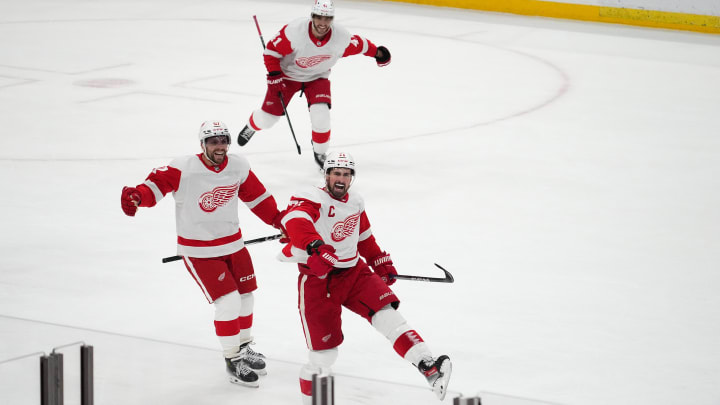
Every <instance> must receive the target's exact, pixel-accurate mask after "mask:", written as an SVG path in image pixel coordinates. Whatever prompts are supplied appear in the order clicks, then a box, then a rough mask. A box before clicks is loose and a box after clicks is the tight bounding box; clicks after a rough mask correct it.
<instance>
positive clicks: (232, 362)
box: [225, 357, 260, 388]
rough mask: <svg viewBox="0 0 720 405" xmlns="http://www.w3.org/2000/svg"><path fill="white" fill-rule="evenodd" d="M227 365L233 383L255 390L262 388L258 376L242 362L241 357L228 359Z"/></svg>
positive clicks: (226, 360)
mask: <svg viewBox="0 0 720 405" xmlns="http://www.w3.org/2000/svg"><path fill="white" fill-rule="evenodd" d="M225 365H226V368H227V373H228V377H229V379H230V382H231V383H233V384H238V385H244V386H246V387H254V388H257V387H259V386H260V384H259V383H258V379H259V377H258V375H257V374H256V373H255V372H254V371H252V370H251V369H250V367H248V366H247V364H245V363H244V362H243V361H241V358H240V357H234V358H232V359H228V358H226V359H225Z"/></svg>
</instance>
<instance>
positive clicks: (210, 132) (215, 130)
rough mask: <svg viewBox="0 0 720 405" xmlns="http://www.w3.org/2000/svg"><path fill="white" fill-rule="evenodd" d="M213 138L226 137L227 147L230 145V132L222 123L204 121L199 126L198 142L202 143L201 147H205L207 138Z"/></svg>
mask: <svg viewBox="0 0 720 405" xmlns="http://www.w3.org/2000/svg"><path fill="white" fill-rule="evenodd" d="M213 136H227V140H228V145H229V144H230V139H231V138H230V130H229V129H228V127H227V125H225V123H224V122H222V121H205V122H203V123H202V125H200V132H199V133H198V138H200V142H202V143H203V145H205V140H206V139H207V138H212V137H213Z"/></svg>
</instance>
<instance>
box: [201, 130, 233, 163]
mask: <svg viewBox="0 0 720 405" xmlns="http://www.w3.org/2000/svg"><path fill="white" fill-rule="evenodd" d="M228 146H229V145H228V138H227V137H226V136H213V137H210V138H207V139H205V157H206V158H207V159H208V160H209V161H210V163H212V164H214V165H216V166H217V165H220V164H221V163H222V162H223V161H224V160H225V156H227V151H228Z"/></svg>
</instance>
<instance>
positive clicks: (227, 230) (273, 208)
mask: <svg viewBox="0 0 720 405" xmlns="http://www.w3.org/2000/svg"><path fill="white" fill-rule="evenodd" d="M137 189H138V190H139V191H140V193H141V203H140V206H143V207H151V206H154V205H155V204H156V203H157V202H158V201H160V200H161V199H162V198H163V197H165V195H167V194H168V193H170V192H172V193H173V197H174V198H175V223H176V228H177V234H178V254H179V255H182V256H190V257H201V258H202V257H218V256H223V255H227V254H231V253H234V252H236V251H238V250H240V249H242V248H243V246H244V243H243V239H242V232H241V230H240V221H239V219H238V200H242V201H243V202H244V203H245V204H246V205H247V206H248V207H249V208H250V209H251V210H252V212H253V213H254V214H255V215H256V216H258V217H259V218H260V219H261V220H262V221H263V222H265V223H266V224H269V225H272V221H273V219H274V218H275V215H277V214H278V210H277V204H276V202H275V199H274V198H273V196H272V195H270V194H269V193H268V192H267V190H266V189H265V186H263V184H262V183H261V182H260V181H259V180H258V179H257V177H256V176H255V174H254V173H253V172H252V170H250V164H249V162H248V160H247V159H246V158H245V157H244V156H239V155H228V156H227V158H226V159H225V161H224V162H223V163H222V164H221V165H220V166H208V165H206V164H205V162H204V161H203V160H202V158H201V155H200V154H198V155H190V156H183V157H180V158H177V159H174V160H173V161H172V162H170V164H168V165H167V166H164V167H160V168H157V169H154V170H153V171H152V173H150V175H149V176H148V177H147V179H146V180H145V182H144V183H143V184H141V185H139V186H138V187H137Z"/></svg>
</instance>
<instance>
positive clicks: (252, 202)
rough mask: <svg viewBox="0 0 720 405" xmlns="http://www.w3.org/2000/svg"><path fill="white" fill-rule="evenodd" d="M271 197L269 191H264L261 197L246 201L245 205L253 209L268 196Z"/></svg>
mask: <svg viewBox="0 0 720 405" xmlns="http://www.w3.org/2000/svg"><path fill="white" fill-rule="evenodd" d="M268 197H270V193H268V192H267V191H266V192H264V193H263V194H262V195H260V197H258V198H256V199H254V200H252V201H245V205H247V206H248V208H250V209H253V208H255V207H257V206H258V204H260V203H261V202H263V201H264V200H265V199H266V198H268Z"/></svg>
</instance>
